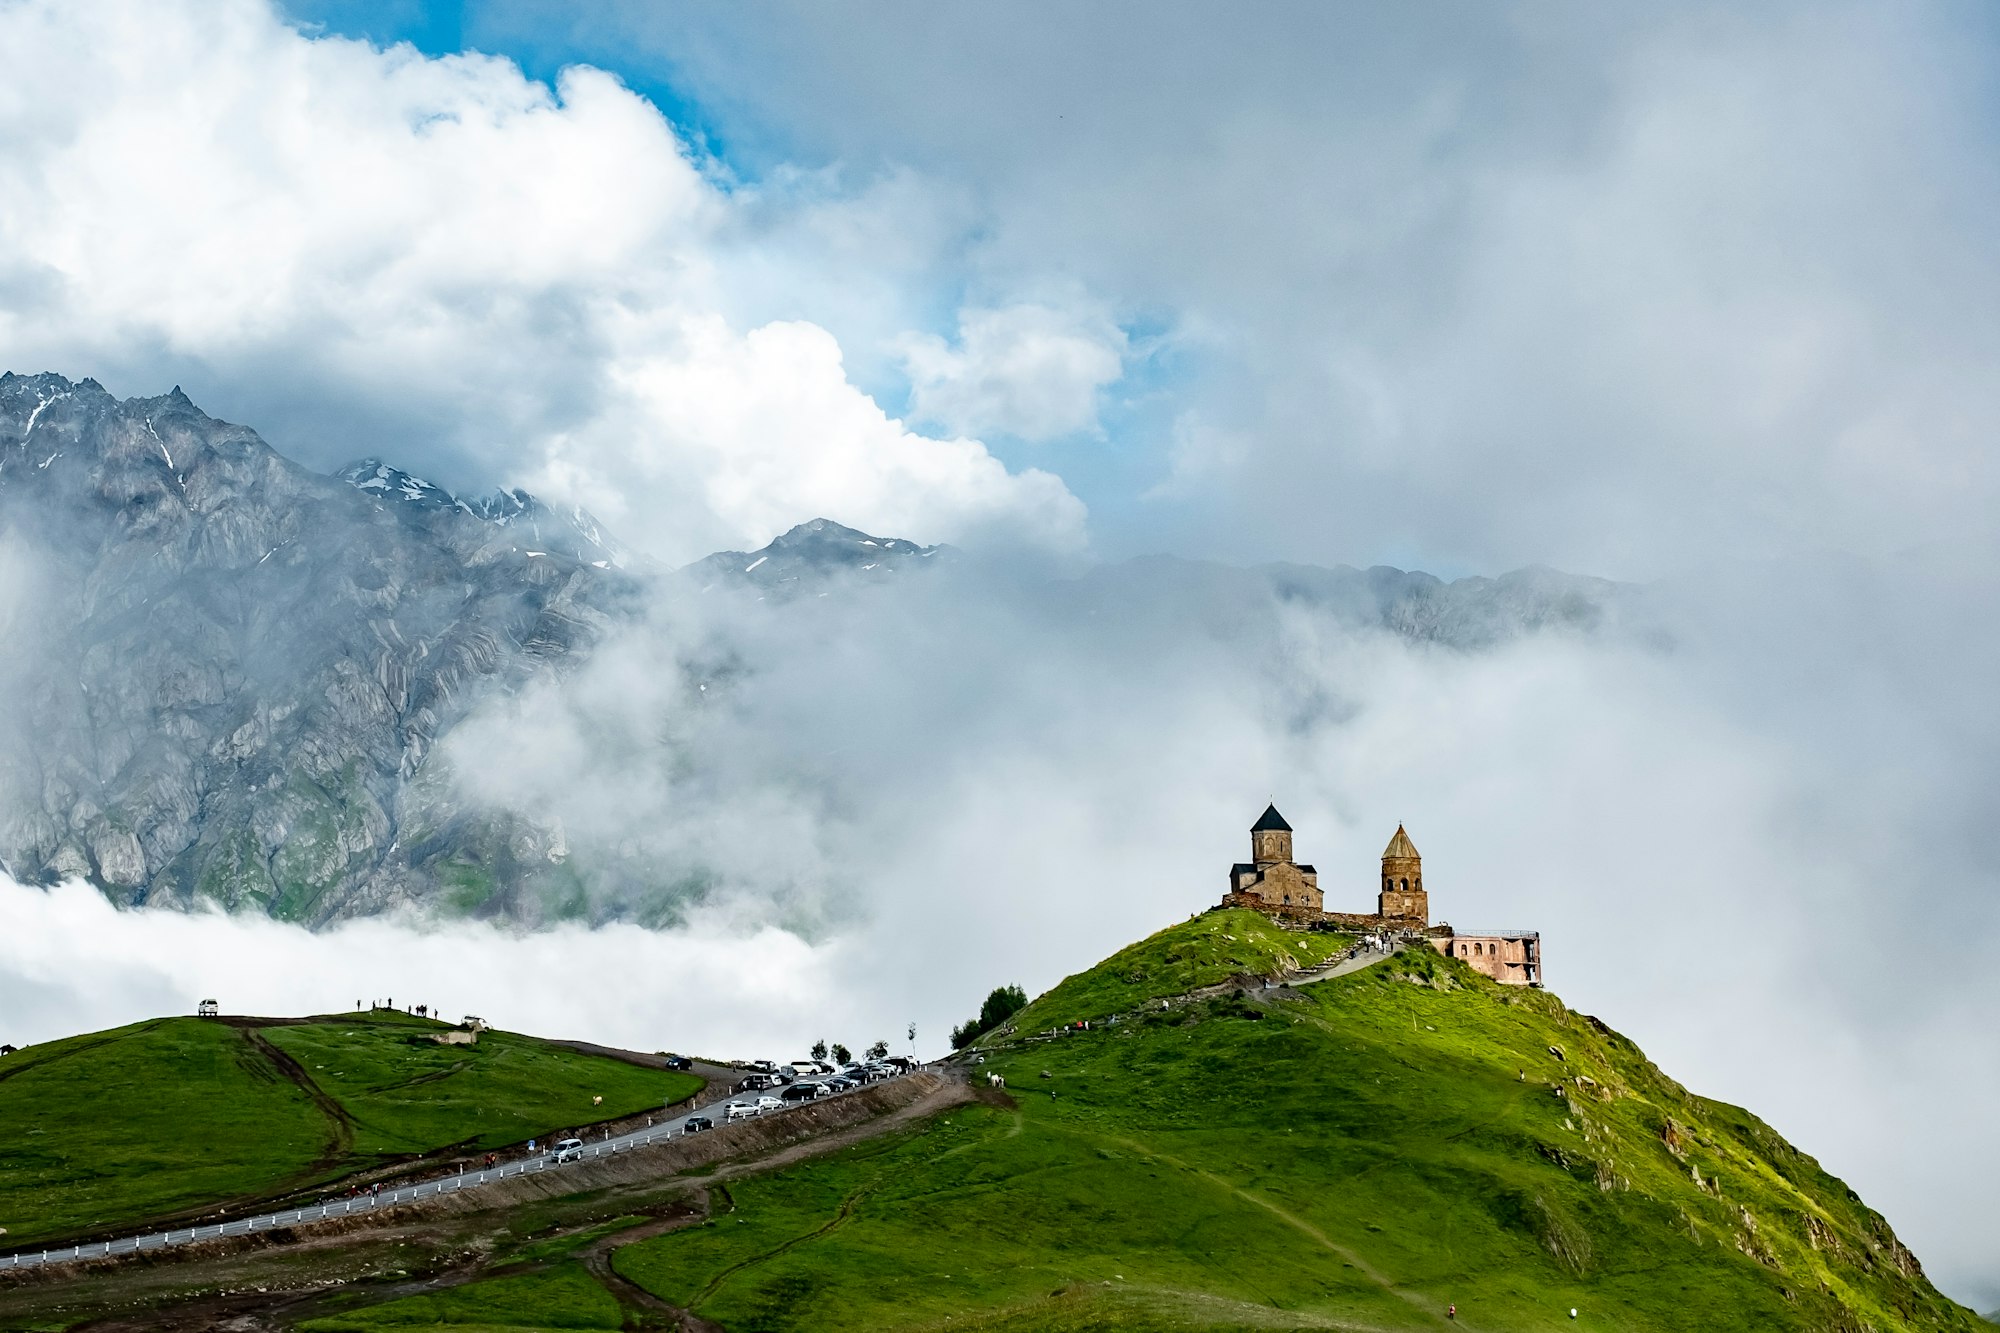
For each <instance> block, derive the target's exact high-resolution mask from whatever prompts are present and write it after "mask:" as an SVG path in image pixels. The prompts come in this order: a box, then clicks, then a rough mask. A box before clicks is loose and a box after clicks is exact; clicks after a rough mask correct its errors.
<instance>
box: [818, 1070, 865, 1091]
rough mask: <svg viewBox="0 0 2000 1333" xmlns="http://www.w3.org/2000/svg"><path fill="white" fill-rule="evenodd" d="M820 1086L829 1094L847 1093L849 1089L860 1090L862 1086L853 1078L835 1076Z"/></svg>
mask: <svg viewBox="0 0 2000 1333" xmlns="http://www.w3.org/2000/svg"><path fill="white" fill-rule="evenodd" d="M820 1086H821V1087H822V1088H825V1089H826V1090H827V1091H828V1092H846V1091H847V1090H848V1089H849V1088H858V1087H860V1086H861V1085H860V1084H859V1083H856V1082H855V1081H854V1080H853V1079H851V1078H847V1077H845V1076H843V1075H840V1074H835V1075H834V1076H833V1077H832V1078H830V1079H828V1080H827V1081H826V1082H824V1083H822V1084H820Z"/></svg>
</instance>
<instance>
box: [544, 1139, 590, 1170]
mask: <svg viewBox="0 0 2000 1333" xmlns="http://www.w3.org/2000/svg"><path fill="white" fill-rule="evenodd" d="M582 1160H583V1140H582V1139H564V1140H563V1141H562V1142H560V1143H558V1144H557V1145H556V1146H555V1151H554V1152H551V1153H550V1154H549V1165H550V1166H561V1165H562V1164H563V1163H564V1162H580V1161H582Z"/></svg>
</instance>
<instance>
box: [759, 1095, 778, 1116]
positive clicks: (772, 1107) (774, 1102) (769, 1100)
mask: <svg viewBox="0 0 2000 1333" xmlns="http://www.w3.org/2000/svg"><path fill="white" fill-rule="evenodd" d="M784 1109H785V1104H784V1103H783V1102H781V1101H779V1100H778V1099H777V1098H776V1097H759V1098H758V1099H757V1113H758V1114H759V1115H762V1114H763V1113H764V1112H766V1111H782V1110H784Z"/></svg>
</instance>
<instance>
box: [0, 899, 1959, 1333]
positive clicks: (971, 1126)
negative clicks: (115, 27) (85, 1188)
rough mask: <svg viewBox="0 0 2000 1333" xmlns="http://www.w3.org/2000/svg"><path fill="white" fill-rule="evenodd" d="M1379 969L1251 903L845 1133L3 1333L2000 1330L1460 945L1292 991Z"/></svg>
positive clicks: (176, 1272)
mask: <svg viewBox="0 0 2000 1333" xmlns="http://www.w3.org/2000/svg"><path fill="white" fill-rule="evenodd" d="M1343 947H1344V942H1343V941H1340V940H1338V939H1337V938H1336V937H1330V936H1326V935H1311V934H1300V933H1295V932H1289V931H1286V930H1283V929H1281V928H1279V927H1278V926H1276V925H1274V924H1273V923H1271V922H1269V921H1267V920H1266V919H1264V918H1263V917H1261V916H1258V915H1256V914H1254V913H1250V912H1244V911H1218V912H1211V913H1208V914H1206V915H1204V916H1201V917H1199V918H1196V919H1194V920H1191V921H1188V922H1184V923H1181V924H1178V925H1175V926H1173V927H1171V928H1169V929H1167V930H1164V931H1161V932H1160V933H1158V934H1156V935H1154V936H1152V937H1150V938H1149V939H1146V940H1144V941H1142V942H1140V943H1139V944H1136V945H1134V946H1132V947H1131V948H1129V949H1126V950H1124V951H1122V952H1120V953H1119V954H1117V955H1115V956H1114V957H1112V958H1110V959H1108V960H1106V961H1105V962H1104V963H1102V964H1100V965H1099V966H1097V967H1095V968H1092V969H1090V970H1088V971H1086V972H1082V973H1079V974H1078V975H1076V976H1073V977H1070V978H1069V979H1067V980H1066V981H1064V982H1063V983H1061V984H1060V985H1058V986H1057V987H1055V988H1054V989H1053V990H1051V991H1049V992H1048V993H1047V994H1045V995H1043V996H1041V997H1040V998H1038V999H1037V1000H1035V1001H1034V1002H1033V1003H1032V1004H1030V1005H1029V1006H1028V1007H1027V1008H1026V1009H1024V1010H1022V1011H1020V1012H1019V1013H1017V1014H1015V1015H1014V1016H1013V1018H1012V1020H1011V1021H1010V1022H1008V1023H1006V1024H1004V1025H1002V1026H1000V1027H998V1028H996V1029H995V1030H993V1031H991V1032H988V1033H986V1034H985V1035H984V1036H982V1037H981V1038H980V1039H979V1040H978V1041H977V1042H976V1043H975V1044H974V1045H972V1046H971V1047H969V1048H968V1049H967V1050H966V1051H965V1052H963V1053H962V1054H961V1056H960V1057H959V1058H960V1060H961V1062H962V1063H961V1066H960V1068H961V1071H962V1073H963V1075H964V1078H963V1081H957V1082H953V1081H947V1080H938V1079H935V1078H931V1077H930V1076H918V1077H917V1078H915V1079H911V1080H905V1081H903V1084H902V1086H905V1087H907V1088H909V1089H912V1090H910V1091H907V1092H904V1093H893V1089H894V1088H895V1087H896V1086H898V1085H883V1087H882V1088H881V1089H879V1090H878V1089H870V1090H868V1092H866V1093H861V1094H855V1095H854V1096H855V1097H856V1098H862V1097H867V1096H874V1095H876V1094H877V1093H878V1092H879V1093H880V1094H881V1095H882V1096H883V1098H884V1100H883V1101H882V1102H880V1103H879V1105H878V1107H877V1108H876V1109H873V1110H867V1111H866V1114H867V1115H869V1116H872V1117H873V1118H872V1119H863V1118H862V1116H863V1112H862V1111H855V1112H853V1113H851V1114H849V1115H848V1116H847V1118H846V1119H845V1120H843V1121H840V1122H838V1123H836V1122H834V1121H831V1120H829V1121H827V1122H826V1123H825V1128H824V1129H823V1130H815V1131H813V1133H815V1134H817V1135H818V1137H817V1138H812V1137H807V1136H806V1135H805V1133H804V1131H799V1132H797V1133H791V1134H790V1136H789V1137H786V1134H787V1133H788V1132H787V1131H784V1130H783V1128H782V1127H783V1125H784V1124H785V1123H786V1122H785V1121H784V1120H783V1118H778V1119H773V1120H771V1121H769V1122H755V1123H751V1124H746V1125H740V1126H734V1127H724V1128H721V1129H718V1130H716V1131H714V1132H713V1133H711V1134H705V1135H700V1136H697V1138H696V1140H694V1141H692V1146H682V1147H674V1146H669V1147H666V1148H662V1149H659V1150H657V1153H658V1155H656V1156H653V1157H648V1156H647V1155H646V1154H645V1153H640V1154H634V1155H632V1157H631V1158H630V1159H629V1160H628V1161H627V1162H625V1163H624V1164H623V1166H622V1167H621V1168H620V1169H621V1170H623V1171H624V1172H625V1173H626V1174H623V1175H616V1174H609V1173H608V1172H609V1168H606V1171H607V1174H601V1175H597V1176H591V1177H585V1176H581V1175H579V1176H577V1177H575V1178H574V1179H573V1181H572V1182H571V1183H568V1184H566V1185H564V1187H563V1188H564V1189H565V1190H566V1191H567V1193H564V1194H563V1195H562V1196H561V1197H554V1196H553V1195H552V1194H551V1193H550V1192H549V1191H550V1190H553V1189H554V1186H553V1185H547V1184H546V1183H545V1184H544V1187H543V1192H542V1193H539V1194H536V1195H533V1196H532V1197H530V1196H525V1195H524V1196H522V1197H521V1198H518V1199H515V1200H513V1201H512V1202H505V1201H500V1200H495V1201H493V1202H491V1203H489V1204H484V1205H482V1204H480V1203H479V1202H478V1201H477V1200H473V1201H469V1202H465V1203H463V1204H460V1205H458V1206H457V1207H456V1210H455V1211H443V1210H440V1211H438V1212H435V1213H431V1214H421V1213H417V1214H412V1215H411V1218H410V1220H409V1221H408V1222H406V1223H405V1224H403V1226H402V1229H401V1230H399V1231H397V1232H396V1233H395V1234H394V1235H393V1236H387V1237H382V1238H379V1239H377V1240H370V1239H369V1238H368V1237H367V1235H366V1234H365V1233H356V1235H355V1236H354V1238H353V1239H352V1240H351V1242H346V1243H345V1245H346V1248H343V1247H342V1246H340V1245H332V1244H329V1245H325V1246H322V1247H320V1251H319V1254H318V1257H317V1258H306V1257H302V1256H301V1254H300V1253H299V1252H298V1250H296V1249H294V1250H290V1251H288V1250H286V1249H284V1248H282V1247H274V1248H272V1249H269V1250H265V1251H248V1252H239V1253H237V1254H235V1255H233V1256H231V1255H218V1256H215V1257H212V1258H208V1259H202V1260H196V1259H193V1258H190V1259H187V1260H183V1261H181V1262H180V1264H179V1265H178V1266H177V1265H176V1264H174V1263H173V1262H172V1261H168V1260H161V1261H159V1266H158V1267H157V1268H154V1269H149V1270H145V1271H140V1270H137V1269H134V1268H132V1267H130V1266H126V1267H117V1266H111V1265H106V1266H104V1267H101V1268H83V1269H79V1270H76V1271H75V1272H74V1273H73V1275H72V1276H70V1277H69V1278H68V1279H67V1281H68V1282H69V1283H70V1287H69V1288H68V1289H67V1290H66V1294H63V1293H65V1288H63V1287H62V1286H61V1285H60V1284H51V1283H44V1284H43V1285H39V1286H35V1287H29V1286H25V1285H23V1286H18V1287H12V1288H10V1287H9V1286H8V1285H7V1283H6V1280H5V1277H4V1274H0V1327H4V1328H21V1329H25V1328H35V1329H50V1330H53V1329H59V1328H68V1327H73V1326H75V1325H76V1324H79V1323H82V1322H84V1321H85V1319H86V1318H97V1319H99V1320H102V1321H104V1322H100V1323H97V1324H94V1325H93V1327H94V1328H99V1329H111V1328H127V1327H130V1328H140V1327H147V1328H153V1327H158V1328H183V1327H185V1328H189V1329H192V1328H198V1327H206V1326H219V1325H220V1324H221V1323H222V1320H221V1319H220V1318H219V1315H220V1314H221V1313H224V1312H227V1313H229V1314H231V1315H232V1316H241V1315H242V1314H243V1312H244V1311H245V1309H247V1308H250V1307H245V1306H243V1305H242V1304H240V1302H241V1301H243V1300H245V1299H254V1300H257V1301H261V1302H263V1304H260V1305H257V1306H255V1309H256V1311H257V1312H258V1313H257V1316H256V1318H257V1319H258V1320H259V1322H253V1323H247V1324H243V1325H241V1326H242V1327H246V1328H251V1327H254V1328H260V1329H261V1328H269V1329H290V1328H297V1329H303V1330H312V1331H313V1333H388V1331H389V1330H395V1329H402V1328H408V1327H412V1326H438V1325H443V1326H455V1327H457V1328H460V1329H461V1330H469V1329H483V1330H489V1331H494V1333H497V1331H499V1330H507V1331H509V1333H522V1331H524V1330H543V1329H602V1330H614V1329H642V1328H661V1329H664V1328H675V1327H684V1328H720V1329H724V1330H729V1333H777V1331H780V1330H793V1329H796V1330H812V1331H813V1333H833V1331H837V1330H876V1329H913V1330H915V1329H922V1330H945V1329H950V1330H959V1329H974V1330H989V1331H991V1333H1003V1331H1004V1333H1082V1331H1083V1330H1099V1329H1106V1330H1108V1329H1158V1330H1182V1331H1185V1333H1220V1331H1221V1330H1272V1329H1351V1330H1390V1329H1423V1328H1445V1327H1456V1328H1467V1329H1481V1330H1535V1329H1577V1328H1582V1329H1618V1330H1650V1329H1659V1330H1689V1331H1690V1333H1692V1331H1694V1330H1701V1331H1702V1333H1708V1331H1710V1330H1717V1329H1801V1330H1857V1331H1858V1330H1863V1329H1874V1330H1889V1329H1965V1330H1973V1329H1978V1328H1983V1327H1987V1326H1986V1325H1984V1324H1982V1323H1980V1322H1979V1320H1978V1319H1977V1317H1976V1316H1975V1315H1974V1314H1973V1313H1972V1312H1971V1311H1969V1310H1966V1309H1964V1308H1962V1307H1960V1306H1958V1305H1956V1304H1954V1303H1952V1302H1951V1301H1949V1300H1947V1299H1946V1298H1945V1297H1943V1296H1941V1295H1940V1294H1939V1293H1938V1292H1937V1291H1936V1290H1935V1289H1934V1288H1933V1287H1932V1286H1931V1285H1930V1283H1929V1282H1928V1281H1927V1280H1926V1279H1925V1278H1924V1276H1923V1273H1922V1270H1921V1269H1920V1267H1919V1266H1918V1264H1917V1261H1916V1259H1915V1257H1914V1256H1912V1255H1911V1254H1910V1253H1909V1252H1908V1251H1907V1250H1905V1249H1904V1248H1903V1246H1902V1245H1901V1244H1900V1243H1899V1242H1898V1241H1897V1239H1896V1237H1895V1235H1894V1234H1893V1233H1892V1232H1891V1230H1890V1229H1889V1226H1888V1225H1887V1223H1886V1222H1884V1221H1883V1219H1882V1218H1881V1217H1879V1216H1878V1215H1877V1214H1875V1213H1874V1212H1872V1211H1870V1210H1869V1209H1868V1207H1867V1206H1866V1205H1865V1204H1864V1203H1862V1202H1861V1200H1860V1199H1858V1198H1857V1197H1856V1196H1855V1195H1854V1194H1853V1192H1852V1191H1850V1190H1849V1189H1848V1188H1847V1187H1846V1186H1845V1185H1843V1184H1842V1183H1841V1182H1840V1181H1838V1180H1836V1179H1834V1178H1833V1177H1832V1176H1829V1175H1828V1174H1826V1173H1825V1172H1824V1171H1822V1170H1821V1169H1820V1167H1819V1166H1818V1164H1817V1163H1815V1162H1814V1161H1813V1160H1812V1159H1811V1158H1809V1157H1807V1156H1805V1155H1803V1154H1801V1153H1799V1152H1798V1151H1797V1150H1795V1149H1793V1148H1792V1147H1791V1146H1790V1145H1788V1144H1787V1143H1785V1141H1784V1140H1783V1139H1782V1138H1780V1137H1779V1136H1778V1135H1777V1134H1776V1133H1775V1132H1773V1131H1772V1130H1771V1129H1770V1128H1769V1127H1767V1126H1766V1125H1764V1124H1763V1122H1761V1121H1759V1120H1758V1119H1756V1118H1755V1117H1754V1116H1752V1115H1750V1114H1748V1113H1747V1112H1745V1111H1742V1110H1740V1109H1738V1108H1735V1107H1732V1106H1726V1105H1723V1104H1721V1103H1718V1102H1713V1101H1710V1100H1708V1099H1706V1098H1702V1097H1699V1096H1697V1095H1695V1094H1692V1093H1690V1092H1688V1091H1687V1090H1686V1089H1684V1088H1682V1087H1681V1086H1680V1085H1678V1084H1677V1083H1675V1082H1674V1081H1673V1080H1672V1079H1671V1078H1669V1077H1667V1076H1666V1075H1665V1074H1663V1073H1662V1072H1661V1071H1660V1070H1658V1069H1656V1068H1655V1067H1654V1066H1653V1065H1652V1064H1651V1063H1650V1062H1648V1061H1647V1059H1646V1058H1645V1056H1644V1055H1643V1054H1642V1053H1641V1052H1640V1051H1638V1050H1637V1049H1636V1048H1635V1047H1634V1046H1633V1045H1632V1044H1631V1043H1630V1042H1629V1041H1627V1040H1625V1039H1624V1038H1622V1037H1620V1036H1618V1035H1617V1034H1616V1033H1615V1032H1613V1031H1612V1030H1611V1029H1610V1028H1608V1027H1606V1026H1605V1025H1603V1024H1602V1023H1600V1022H1598V1021H1597V1020H1595V1019H1593V1018H1590V1017H1588V1016H1585V1015H1581V1014H1577V1013H1573V1012H1571V1011H1570V1010H1568V1009H1567V1008H1565V1007H1564V1005H1563V1004H1562V1003H1561V1001H1560V1000H1558V999H1557V998H1556V997H1555V996H1554V995H1551V994H1549V993H1547V992H1543V991H1532V990H1520V989H1512V988H1507V987H1501V986H1497V985H1495V984H1493V983H1491V982H1489V981H1488V980H1486V979H1485V978H1484V977H1482V976H1480V975H1479V974H1477V973H1475V972H1473V971H1471V970H1469V969H1467V968H1466V967H1464V966H1463V965H1461V964H1459V963H1457V962H1455V961H1453V960H1449V959H1446V958H1444V957H1442V956H1440V955H1438V954H1436V953H1434V952H1433V951H1431V950H1429V949H1425V948H1421V947H1419V948H1416V949H1413V950H1410V951H1407V952H1404V953H1402V954H1398V955H1396V956H1394V957H1391V958H1387V959H1384V960H1382V961H1380V962H1377V963H1374V964H1373V965H1371V966H1367V967H1363V968H1361V969H1360V970H1357V971H1353V972H1351V973H1348V974H1345V975H1338V976H1334V977H1332V978H1331V979H1329V980H1325V981H1319V982H1315V983H1312V984H1300V985H1296V986H1293V985H1285V984H1277V985H1267V982H1268V981H1271V980H1279V979H1282V978H1284V977H1286V976H1288V975H1291V976H1295V975H1296V973H1297V972H1298V971H1299V970H1300V969H1302V968H1307V967H1310V966H1312V965H1313V964H1315V963H1318V962H1320V961H1322V960H1324V959H1325V958H1327V957H1328V956H1329V955H1332V954H1336V953H1338V952H1340V951H1342V949H1343ZM1079 1025H1083V1026H1079ZM1056 1032H1060V1033H1061V1035H1052V1034H1053V1033H1056ZM995 1075H997V1076H999V1077H1001V1078H1004V1080H1005V1087H1004V1088H1001V1087H995V1086H992V1085H991V1082H992V1077H993V1076H995ZM927 1079H928V1080H929V1081H928V1082H926V1080H927ZM919 1085H921V1086H922V1088H925V1089H928V1091H921V1092H920V1091H918V1090H916V1089H918V1087H919ZM892 1093H893V1095H892ZM840 1104H844V1103H830V1104H828V1106H827V1107H824V1108H822V1107H817V1106H815V1107H811V1108H808V1109H806V1110H802V1111H799V1112H794V1113H790V1114H791V1115H793V1116H796V1117H800V1119H799V1120H797V1121H794V1122H792V1123H795V1124H804V1123H806V1118H810V1117H812V1116H815V1115H820V1114H823V1113H828V1112H831V1111H833V1110H835V1109H837V1106H838V1105H840ZM851 1104H852V1105H854V1106H861V1105H862V1103H861V1102H859V1101H858V1100H857V1101H855V1102H853V1103H851ZM760 1134H762V1135H763V1136H764V1137H758V1136H759V1135H760ZM732 1136H734V1137H732ZM653 1151H655V1150H648V1152H653ZM676 1153H680V1154H683V1155H681V1156H675V1154H676ZM687 1154H700V1155H687ZM480 1207H484V1208H486V1209H487V1211H485V1212H477V1211H468V1210H474V1209H477V1208H480ZM302 1234H306V1233H302ZM371 1245H372V1246H374V1247H375V1248H373V1249H371V1248H369V1247H370V1246H371ZM257 1283H264V1284H268V1285H267V1286H266V1287H264V1288H263V1290H265V1291H267V1292H269V1293H273V1294H271V1295H270V1296H268V1297H265V1296H259V1297H256V1298H246V1297H243V1296H241V1295H240V1293H242V1292H243V1291H245V1290H248V1289H250V1288H251V1287H252V1286H253V1284H257ZM336 1283H345V1284H346V1285H344V1286H336V1285H334V1284H336ZM221 1292H230V1293H238V1294H233V1295H229V1296H227V1297H224V1296H222V1295H218V1294H217V1293H221ZM284 1292H290V1293H292V1294H290V1295H283V1294H280V1293H284ZM64 1300H67V1301H68V1302H70V1303H69V1304H67V1305H64V1304H63V1301H64ZM175 1301H183V1302H189V1301H192V1302H193V1304H190V1305H187V1306H186V1308H187V1309H189V1310H192V1311H195V1312H196V1314H195V1315H191V1316H190V1322H185V1323H175V1322H172V1321H171V1319H170V1318H168V1317H167V1316H166V1315H163V1314H162V1313H161V1312H162V1311H172V1310H173V1309H175V1308H176V1306H175V1305H174V1302H175ZM202 1301H208V1302H209V1303H208V1304H202V1303H201V1302H202ZM225 1301H236V1302H239V1303H238V1304H233V1305H232V1304H221V1303H218V1302H225ZM142 1302H146V1303H147V1304H146V1306H145V1310H146V1318H147V1319H148V1320H151V1321H153V1322H150V1323H148V1322H131V1323H121V1322H119V1321H118V1320H117V1319H116V1318H108V1319H107V1318H106V1316H107V1312H115V1311H117V1310H119V1309H130V1308H137V1307H138V1306H139V1305H140V1303H142ZM1453 1306H1456V1317H1455V1319H1448V1318H1447V1312H1448V1311H1449V1310H1450V1309H1451V1307H1453ZM1572 1310H1574V1311H1575V1314H1574V1316H1572V1313H1571V1312H1572ZM201 1318H206V1319H209V1320H211V1323H210V1324H203V1323H201V1322H198V1319H201Z"/></svg>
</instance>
